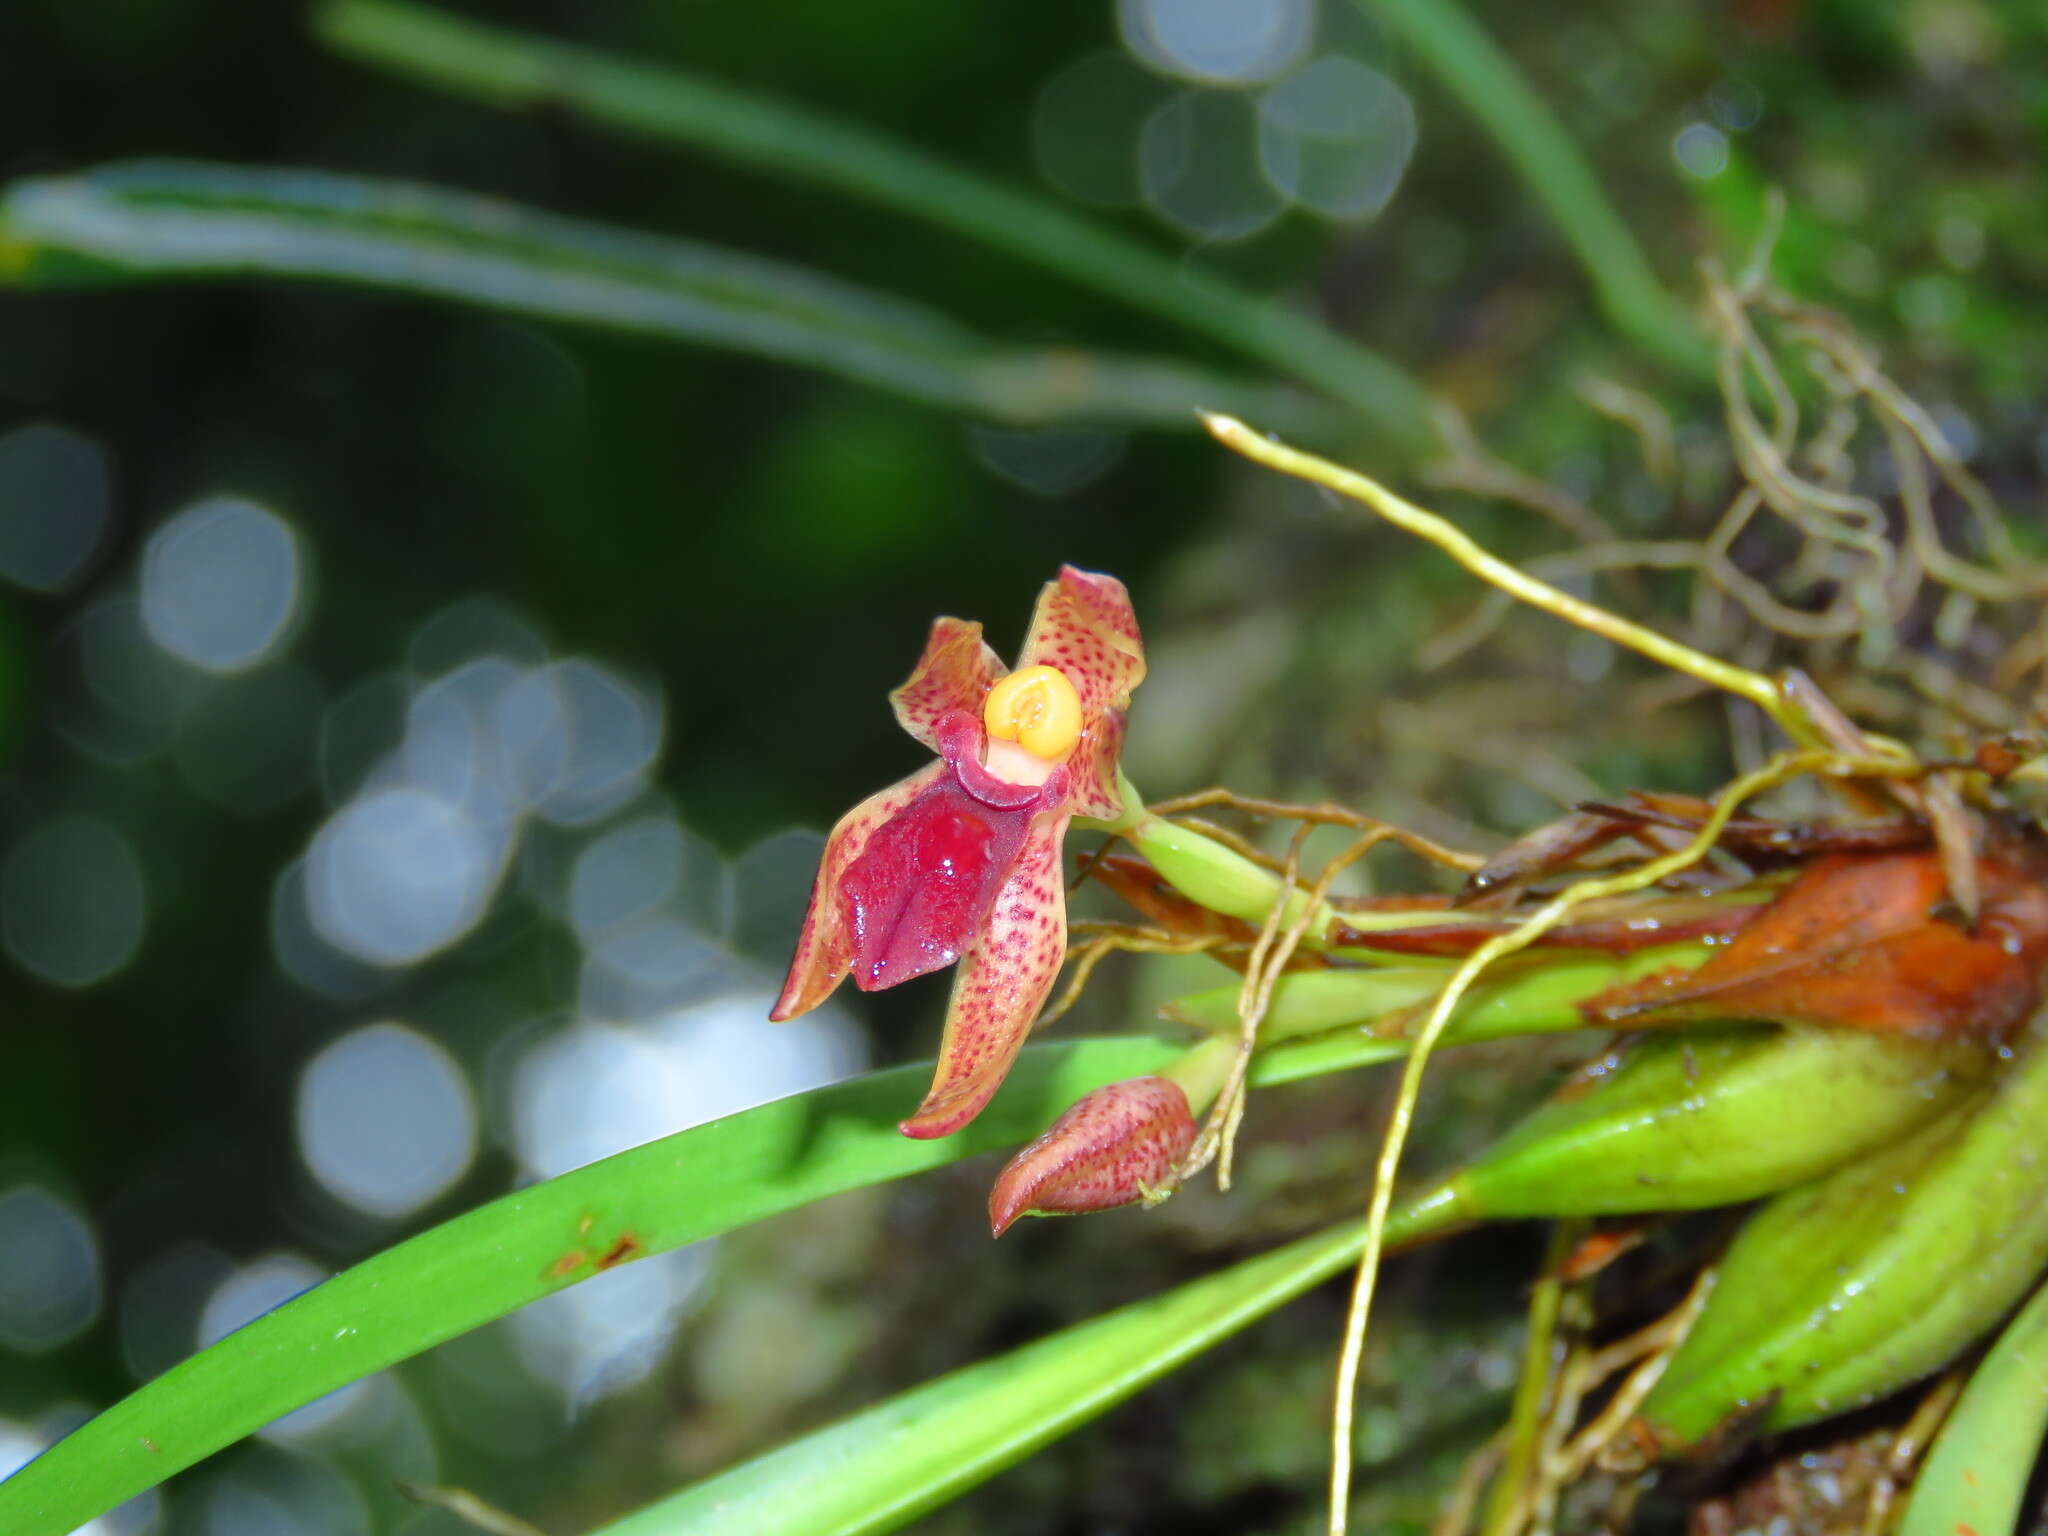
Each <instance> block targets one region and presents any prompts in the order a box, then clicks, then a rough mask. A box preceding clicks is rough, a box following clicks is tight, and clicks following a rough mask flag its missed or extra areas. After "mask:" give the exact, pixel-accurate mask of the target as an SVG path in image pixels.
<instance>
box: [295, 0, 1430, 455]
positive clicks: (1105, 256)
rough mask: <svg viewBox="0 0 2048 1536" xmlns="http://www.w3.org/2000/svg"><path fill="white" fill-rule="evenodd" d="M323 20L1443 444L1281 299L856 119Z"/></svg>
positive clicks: (421, 29) (370, 52)
mask: <svg viewBox="0 0 2048 1536" xmlns="http://www.w3.org/2000/svg"><path fill="white" fill-rule="evenodd" d="M314 25H315V27H316V29H317V30H318V31H319V33H320V35H321V36H322V37H323V38H324V39H325V40H326V41H327V42H328V44H329V45H330V46H332V47H334V48H335V49H336V50H338V51H340V52H342V53H345V54H347V55H349V56H350V57H352V58H355V59H359V60H361V61H362V62H364V63H366V64H373V65H376V66H378V67H380V68H383V69H389V70H392V71H394V72H396V73H399V74H402V75H404V76H406V77H407V78H409V79H412V80H416V81H418V82H420V83H421V84H424V85H429V86H432V87H434V88H435V89H438V90H443V91H450V92H454V93H456V94H459V95H464V96H468V97H470V98H472V99H474V100H478V101H483V102H487V103H489V104H491V105H493V106H499V107H511V108H520V109H526V110H534V109H539V108H553V109H556V110H561V111H567V112H572V113H575V114H577V115H579V116H581V117H583V118H584V119H586V120H587V121H589V122H591V123H594V124H597V125H599V126H602V127H605V128H608V129H612V130H614V131H616V132H620V133H624V134H629V135H631V136H633V137H635V138H639V139H643V140H647V141H650V142H653V143H658V144H665V145H671V146H683V147H686V148H689V149H693V150H697V151H700V152H704V153H709V154H715V155H720V156H723V157H724V158H726V159H728V160H733V161H737V162H739V163H741V164H743V165H747V166H749V167H751V168H753V169H755V170H759V171H763V172H767V173H769V174H772V175H779V176H785V177H788V178H790V179H792V180H797V181H804V182H809V183H812V184H814V185H821V186H826V187H831V188H833V189H834V190H836V191H839V192H843V193H846V194H848V195H849V196H853V197H858V198H861V199H863V200H865V201H868V202H873V203H877V204H880V205H882V206H883V207H888V208H893V209H896V210H898V211H900V212H903V213H907V214H910V215H912V216H914V217H916V218H920V219H923V220H925V221H927V222H929V223H932V224H937V225H940V226H943V227H944V228H947V229H950V230H953V231H954V232H956V233H958V234H961V235H965V236H967V237H969V238H971V239H974V240H979V241H981V242H983V243H985V244H987V245H989V246H991V247H992V248H994V249H996V250H999V251H1001V252H1003V253H1004V254H1006V255H1009V256H1011V257H1014V258H1016V259H1018V260H1022V261H1029V262H1034V263H1036V264H1037V265H1039V266H1042V267H1045V268H1047V269H1049V270H1051V271H1054V272H1058V273H1060V274H1061V275H1063V276H1065V277H1067V278H1069V279H1071V280H1073V281H1075V282H1077V283H1082V284H1085V285H1087V286H1088V287H1091V288H1093V289H1095V290H1097V291H1098V292H1101V293H1106V294H1109V295H1111V296H1113V297H1115V298H1117V299H1120V300H1122V301H1123V302H1125V303H1127V304H1130V305H1132V306H1133V307H1135V308H1137V309H1140V310H1144V311H1146V312H1149V313H1151V314H1154V315H1157V316H1160V317H1161V318H1164V319H1166V320H1170V321H1172V322H1173V323H1174V324H1176V325H1178V326H1181V327H1183V328H1185V329H1187V330H1188V331H1191V332H1194V333H1196V334H1198V335H1203V336H1207V337H1209V338H1211V339H1212V340H1215V341H1218V342H1221V343H1222V344H1223V345H1225V346H1227V347H1230V348H1231V349H1233V350H1234V351H1236V352H1238V353H1240V354H1242V355H1243V356H1246V357H1251V358H1256V359H1258V360H1259V361H1260V362H1262V363H1264V364H1266V365H1267V366H1269V367H1271V368H1272V369H1274V370H1275V371H1276V372H1277V373H1279V374H1281V375H1282V376H1285V377H1290V378H1297V379H1301V380H1304V381H1306V382H1308V383H1311V384H1314V385H1315V386H1317V387H1318V388H1319V389H1321V390H1322V391H1324V392H1325V393H1326V394H1328V395H1329V396H1331V397H1332V398H1333V399H1337V400H1340V401H1343V402H1344V403H1345V404H1347V405H1350V406H1352V407H1354V408H1356V409H1357V410H1358V411H1359V412H1360V413H1362V414H1363V415H1364V416H1365V417H1367V418H1368V419H1369V420H1371V421H1372V422H1373V423H1374V425H1376V426H1377V427H1378V428H1379V429H1380V430H1381V431H1382V432H1384V433H1385V434H1387V436H1388V437H1390V438H1392V439H1394V440H1396V441H1398V442H1402V443H1405V444H1407V445H1409V446H1427V445H1428V444H1430V443H1431V442H1432V441H1433V436H1434V434H1433V429H1432V427H1431V426H1430V422H1429V411H1428V401H1427V398H1426V396H1425V395H1424V392H1423V390H1422V387H1421V386H1420V385H1419V384H1417V383H1416V382H1415V381H1414V380H1413V379H1411V378H1410V377H1409V376H1408V375H1407V374H1406V373H1404V372H1403V371H1402V370H1401V369H1400V368H1398V367H1396V366H1395V365H1394V364H1392V363H1390V362H1388V361H1387V360H1386V359H1384V358H1382V357H1380V356H1378V355H1377V354H1375V353H1372V352H1368V351H1366V350H1365V349H1364V348H1362V347H1359V346H1355V345H1353V344H1352V343H1350V342H1348V341H1345V340H1344V339H1343V338H1342V337H1340V336H1338V335H1336V334H1335V333H1334V332H1332V331H1330V330H1329V329H1328V328H1327V327H1325V326H1322V325H1319V324H1317V323H1316V322H1315V321H1314V320H1311V319H1309V318H1308V317H1307V316H1304V315H1300V314H1297V313H1295V312H1293V311H1291V310H1289V309H1286V308H1284V307H1283V306H1282V305H1280V304H1279V303H1277V302H1275V301H1273V300H1269V299H1262V298H1259V297H1257V296H1255V295H1252V294H1248V293H1246V292H1244V291H1243V290H1241V289H1239V288H1236V287H1234V286H1232V285H1231V284H1229V283H1227V282H1224V281H1221V280H1220V279H1217V278H1214V277H1209V276H1207V275H1205V274H1204V273H1202V272H1199V271H1196V270H1193V269H1191V268H1189V267H1188V266H1187V265H1185V264H1184V263H1182V262H1180V261H1178V260H1176V259H1175V258H1173V257H1171V256H1168V255H1165V254H1163V253H1161V252H1159V251H1155V250H1152V249H1150V248H1148V247H1146V246H1144V245H1141V244H1139V243H1137V242H1136V241H1133V240H1129V239H1126V238H1124V237H1123V236H1121V235H1117V234H1115V233H1112V232H1111V231H1109V230H1107V229H1104V228H1102V227H1101V226H1099V225H1097V224H1095V223H1093V222H1091V221H1089V220H1087V219H1084V218H1080V217H1078V216H1076V215H1074V214H1072V213H1070V212H1068V211H1067V210H1066V209H1064V208H1061V207H1060V206H1058V205H1057V204H1055V203H1051V202H1047V201H1046V200H1044V199H1042V198H1038V197H1034V196H1032V195H1031V194H1030V193H1027V192H1022V191H1018V190H1016V189H1014V188H1011V187H1006V186H1002V185H1000V184H998V183H995V182H992V181H990V180H988V179H986V178H984V177H982V176H979V175H977V174H975V173H973V172H971V171H968V170H964V169H962V168H961V167H959V166H956V165H953V164H951V163H949V162H947V161H945V160H941V159H939V158H938V157H936V156H934V155H930V154H927V153H925V152H924V151H923V150H920V149H917V148H915V147H914V146H911V145H906V144H901V143H898V142H896V141H894V140H892V139H889V138H885V137H884V136H882V135H880V134H877V133H873V132H870V131H869V130H867V129H865V128H863V127H861V126H860V125H859V124H858V123H851V122H846V121H844V120H841V119H835V118H829V117H825V116H823V115H821V114H819V113H815V112H812V111H809V110H807V109H805V108H803V107H800V106H796V105H792V104H790V103H787V102H783V101H779V100H777V99H775V98H773V97H769V96H763V95H759V94H757V93H754V92H751V91H745V90H741V89H738V88H736V87H733V86H729V85H725V84H721V83H720V82H717V81H714V80H707V79H704V78H702V77H700V76H695V75H689V74H685V73H683V72H681V71H679V70H674V69H661V68H655V67H652V66H649V65H644V64H638V63H635V62H633V61H632V60H630V59H621V58H615V57H611V56H608V55H606V54H602V53H597V52H593V51H591V50H589V49H584V48H576V47H572V46H570V45H568V44H565V43H558V42H555V41H552V40H550V39H548V38H543V37H535V36H532V35H530V34H526V33H520V32H511V31H507V30H505V29H503V28H499V27H491V26H485V25H483V24H481V23H479V22H474V21H469V20H466V19H464V18H461V17H457V16H451V15H448V14H446V13H444V12H440V11H436V10H433V9H430V8H428V7H425V6H420V5H413V4H408V3H404V0H335V3H330V4H327V5H323V6H320V7H318V8H317V9H316V10H315V12H314Z"/></svg>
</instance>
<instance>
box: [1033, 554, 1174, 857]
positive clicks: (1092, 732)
mask: <svg viewBox="0 0 2048 1536" xmlns="http://www.w3.org/2000/svg"><path fill="white" fill-rule="evenodd" d="M1017 665H1018V666H1019V667H1035V666H1053V667H1058V668H1059V669H1060V671H1062V672H1064V673H1065V674H1066V676H1067V680H1068V681H1069V682H1071V683H1072V684H1073V685H1074V690H1075V692H1077V693H1079V694H1080V696H1081V718H1082V719H1083V720H1084V721H1085V722H1086V725H1085V726H1084V731H1085V734H1084V736H1083V738H1082V740H1081V744H1080V745H1079V746H1078V747H1076V748H1075V749H1074V755H1073V757H1072V758H1071V759H1070V760H1069V763H1070V766H1071V768H1072V770H1073V774H1074V791H1073V801H1072V804H1073V808H1074V811H1075V812H1076V814H1078V815H1082V816H1100V817H1104V818H1109V817H1114V816H1117V815H1120V814H1121V813H1122V811H1123V799H1122V797H1121V796H1120V795H1119V794H1118V793H1117V788H1116V759H1117V752H1118V750H1119V748H1120V747H1121V746H1122V744H1123V711H1124V710H1125V709H1126V708H1127V707H1128V706H1129V705H1130V702H1131V690H1132V689H1133V688H1136V687H1137V686H1138V684H1140V683H1141V682H1143V681H1144V680H1145V645H1144V642H1143V641H1142V640H1140V639H1139V638H1138V616H1137V614H1135V613H1134V612H1132V610H1131V595H1130V593H1128V592H1127V591H1125V590H1124V584H1123V583H1122V582H1120V581H1118V580H1117V579H1116V578H1115V577H1114V576H1102V575H1098V574H1096V573H1095V572H1092V571H1078V570H1076V569H1074V567H1073V566H1071V565H1063V566H1061V567H1060V574H1059V579H1058V580H1057V581H1049V582H1047V583H1046V584H1045V590H1044V591H1043V592H1041V593H1040V594H1039V597H1038V607H1037V608H1036V609H1035V610H1034V611H1033V613H1032V615H1031V629H1030V632H1029V633H1028V634H1027V635H1026V636H1025V637H1024V649H1023V652H1022V653H1021V654H1020V655H1019V656H1018V658H1017Z"/></svg>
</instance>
